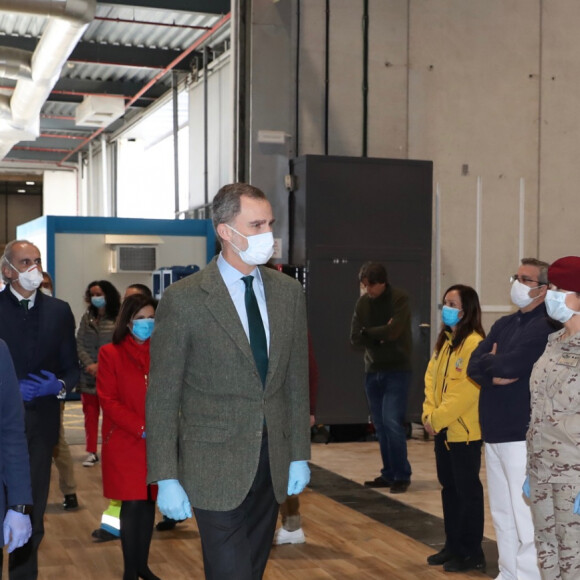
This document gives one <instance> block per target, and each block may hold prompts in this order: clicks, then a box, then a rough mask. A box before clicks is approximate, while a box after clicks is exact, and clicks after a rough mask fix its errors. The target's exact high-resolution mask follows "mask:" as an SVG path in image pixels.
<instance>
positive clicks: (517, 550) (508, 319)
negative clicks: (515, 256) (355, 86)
mask: <svg viewBox="0 0 580 580" xmlns="http://www.w3.org/2000/svg"><path fill="white" fill-rule="evenodd" d="M511 281H512V285H511V289H510V297H511V300H512V302H513V303H514V304H515V306H517V307H518V310H517V311H516V312H514V313H513V314H509V315H508V316H504V317H502V318H500V319H499V320H498V321H497V322H496V323H495V324H494V325H493V326H492V328H491V330H490V332H489V334H488V335H487V338H486V339H485V340H483V341H482V342H480V343H479V346H478V347H477V348H476V349H475V351H474V352H473V354H472V355H471V359H470V361H469V366H468V367H467V374H468V375H469V377H470V378H471V379H472V380H474V381H476V382H477V383H478V384H479V385H480V386H481V395H480V397H479V421H480V424H481V431H482V437H483V440H484V442H485V465H486V472H487V488H488V497H489V507H490V511H491V516H492V519H493V525H494V528H495V533H496V537H497V547H498V552H499V558H498V566H499V571H500V576H499V577H500V578H505V579H506V580H509V579H512V578H513V579H514V580H515V579H516V578H526V579H527V580H540V569H539V567H538V557H537V553H536V547H535V545H534V525H533V522H532V512H531V510H530V505H529V502H527V501H526V500H525V498H524V497H523V495H522V487H521V486H522V482H523V481H524V479H525V478H526V457H527V456H526V432H527V430H528V424H529V422H530V385H529V383H530V374H531V372H532V367H533V366H534V363H535V362H536V360H538V358H539V357H540V355H541V354H542V353H543V352H544V349H545V347H546V341H547V339H548V335H549V334H550V333H552V332H554V331H555V330H557V328H558V327H559V325H557V323H555V322H554V321H553V320H551V319H550V318H549V317H548V314H547V313H546V306H545V305H544V300H545V298H546V291H547V289H548V264H547V263H546V262H542V261H540V260H536V259H535V258H524V259H523V260H522V263H521V265H520V267H519V268H518V271H517V273H516V274H514V275H513V276H512V278H511ZM555 325H557V326H555Z"/></svg>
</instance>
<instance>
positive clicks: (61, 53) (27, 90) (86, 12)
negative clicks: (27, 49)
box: [0, 0, 97, 159]
mask: <svg viewBox="0 0 580 580" xmlns="http://www.w3.org/2000/svg"><path fill="white" fill-rule="evenodd" d="M96 3H97V0H0V12H2V11H6V12H12V13H14V12H20V13H27V14H38V15H41V16H47V17H49V22H48V24H47V25H46V27H45V30H44V32H43V34H42V36H41V38H40V40H39V41H38V44H37V45H36V49H35V50H34V52H33V53H32V57H31V59H30V74H26V72H25V66H24V65H25V61H23V60H21V61H20V64H21V65H23V71H24V72H23V73H22V74H19V75H17V76H18V81H17V83H16V87H15V88H14V92H13V93H12V97H11V98H10V113H11V114H10V119H9V120H8V123H6V121H4V122H2V123H0V159H3V158H4V157H5V156H6V154H7V153H8V152H9V151H10V149H11V148H12V147H13V146H14V145H15V144H16V143H18V142H19V141H23V140H31V139H36V137H38V135H39V126H40V110H41V108H42V106H43V105H44V103H45V102H46V99H47V98H48V96H49V95H50V92H51V91H52V89H53V87H54V85H55V84H56V82H57V81H58V79H59V77H60V73H61V71H62V67H63V66H64V64H65V63H66V61H67V59H68V57H69V56H70V54H71V52H72V51H73V50H74V47H75V46H76V45H77V43H78V41H79V40H80V38H81V37H82V35H83V33H84V32H85V30H86V29H87V27H88V25H89V23H90V22H91V21H92V20H93V18H94V16H95V10H96ZM7 50H8V51H10V49H2V48H1V47H0V73H1V72H2V68H1V66H2V60H3V59H5V60H8V59H9V58H16V55H15V54H14V53H13V52H7ZM18 58H20V59H24V55H22V54H21V55H19V57H18ZM14 66H15V65H14ZM19 70H20V65H19ZM3 112H4V109H3V107H2V105H1V103H0V119H4V118H5V117H4V115H3Z"/></svg>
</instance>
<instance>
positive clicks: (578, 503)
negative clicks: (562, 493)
mask: <svg viewBox="0 0 580 580" xmlns="http://www.w3.org/2000/svg"><path fill="white" fill-rule="evenodd" d="M573 511H574V513H575V514H576V515H579V514H580V493H578V495H577V496H576V499H575V500H574V510H573Z"/></svg>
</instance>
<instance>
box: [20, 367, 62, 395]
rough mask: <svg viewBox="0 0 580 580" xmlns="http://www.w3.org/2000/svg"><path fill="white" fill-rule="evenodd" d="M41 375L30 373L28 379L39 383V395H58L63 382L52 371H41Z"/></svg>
mask: <svg viewBox="0 0 580 580" xmlns="http://www.w3.org/2000/svg"><path fill="white" fill-rule="evenodd" d="M40 374H41V375H43V376H40V375H33V374H32V373H30V374H29V375H28V379H29V380H31V381H33V382H36V383H37V384H38V394H37V397H46V396H47V395H58V394H59V393H60V390H61V389H62V383H61V382H60V381H59V380H58V379H57V378H56V375H55V374H54V373H51V372H50V371H40Z"/></svg>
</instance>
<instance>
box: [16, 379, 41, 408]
mask: <svg viewBox="0 0 580 580" xmlns="http://www.w3.org/2000/svg"><path fill="white" fill-rule="evenodd" d="M18 386H19V387H20V394H21V395H22V400H23V401H27V402H28V401H32V399H36V397H38V383H37V382H36V381H32V380H30V379H21V380H19V381H18Z"/></svg>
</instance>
